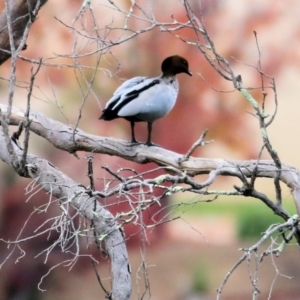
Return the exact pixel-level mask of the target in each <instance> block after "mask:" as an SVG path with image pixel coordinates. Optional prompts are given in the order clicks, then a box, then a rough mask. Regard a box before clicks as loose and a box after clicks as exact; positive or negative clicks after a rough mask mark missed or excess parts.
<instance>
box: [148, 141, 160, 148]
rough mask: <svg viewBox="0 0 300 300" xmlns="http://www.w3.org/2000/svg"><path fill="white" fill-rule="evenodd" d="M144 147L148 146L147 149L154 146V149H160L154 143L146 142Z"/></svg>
mask: <svg viewBox="0 0 300 300" xmlns="http://www.w3.org/2000/svg"><path fill="white" fill-rule="evenodd" d="M145 145H146V146H148V147H151V146H154V147H160V145H158V144H154V143H152V142H149V141H148V142H147V143H146V144H145Z"/></svg>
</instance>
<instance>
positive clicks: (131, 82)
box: [114, 76, 147, 95]
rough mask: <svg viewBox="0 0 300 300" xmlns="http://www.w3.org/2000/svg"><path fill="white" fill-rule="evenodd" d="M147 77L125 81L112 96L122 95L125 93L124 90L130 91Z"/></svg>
mask: <svg viewBox="0 0 300 300" xmlns="http://www.w3.org/2000/svg"><path fill="white" fill-rule="evenodd" d="M146 79H147V77H143V76H138V77H134V78H131V79H128V80H126V81H125V82H123V83H122V84H121V85H120V86H119V87H118V88H117V89H116V91H115V92H114V95H118V94H122V93H124V92H126V90H130V89H131V88H133V87H135V86H136V85H138V84H140V83H143V81H145V80H146Z"/></svg>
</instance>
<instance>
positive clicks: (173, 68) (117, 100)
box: [99, 55, 192, 146]
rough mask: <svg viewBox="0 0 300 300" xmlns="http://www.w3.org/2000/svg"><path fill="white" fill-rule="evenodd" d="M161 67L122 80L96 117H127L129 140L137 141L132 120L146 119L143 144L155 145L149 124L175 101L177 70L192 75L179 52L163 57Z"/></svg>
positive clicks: (169, 109)
mask: <svg viewBox="0 0 300 300" xmlns="http://www.w3.org/2000/svg"><path fill="white" fill-rule="evenodd" d="M161 71H162V75H161V76H159V77H154V78H151V77H143V76H138V77H134V78H131V79H129V80H127V81H125V82H124V83H123V84H122V85H121V86H120V87H119V88H117V90H116V91H115V92H114V94H113V96H112V98H111V99H109V100H108V102H107V103H106V105H105V108H104V110H103V111H102V115H101V116H100V118H99V119H101V120H105V121H110V120H114V119H116V118H124V119H125V120H127V121H129V122H130V125H131V143H138V142H137V140H136V139H135V135H134V125H135V122H147V123H148V138H147V142H146V145H147V146H153V145H155V144H153V143H152V142H151V133H152V124H153V122H154V121H155V120H157V119H160V118H162V117H164V116H165V115H166V114H168V113H169V112H170V111H171V109H172V108H173V106H174V105H175V102H176V99H177V95H178V89H179V85H178V81H177V79H176V74H179V73H186V74H188V75H190V76H192V73H191V71H190V70H189V64H188V61H187V60H186V59H185V58H183V57H181V56H179V55H173V56H169V57H167V58H166V59H164V60H163V62H162V64H161Z"/></svg>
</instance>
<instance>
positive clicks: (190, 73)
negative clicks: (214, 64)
mask: <svg viewBox="0 0 300 300" xmlns="http://www.w3.org/2000/svg"><path fill="white" fill-rule="evenodd" d="M185 73H186V74H188V75H190V76H192V75H193V73H192V72H191V71H190V70H187V71H186V72H185Z"/></svg>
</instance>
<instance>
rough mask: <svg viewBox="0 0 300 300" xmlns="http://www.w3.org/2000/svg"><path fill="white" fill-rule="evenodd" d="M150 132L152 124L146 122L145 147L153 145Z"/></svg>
mask: <svg viewBox="0 0 300 300" xmlns="http://www.w3.org/2000/svg"><path fill="white" fill-rule="evenodd" d="M151 132H152V122H148V140H147V143H146V145H147V146H153V145H154V144H152V143H151Z"/></svg>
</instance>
